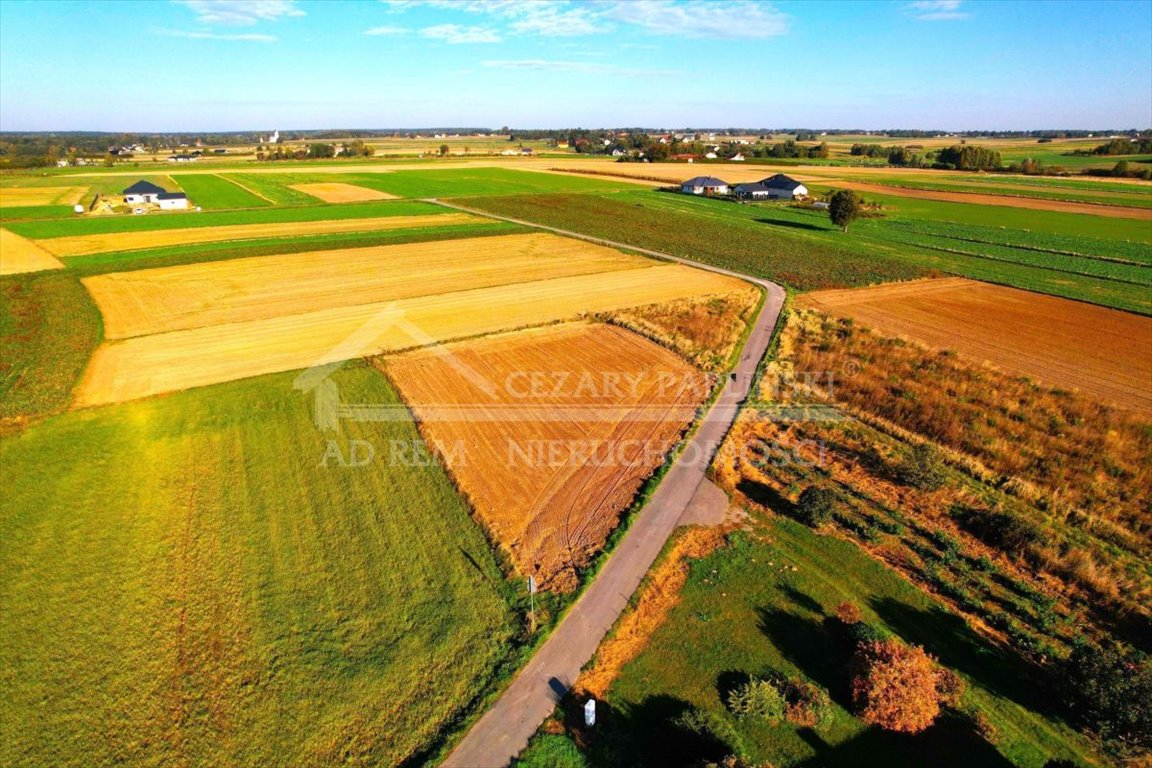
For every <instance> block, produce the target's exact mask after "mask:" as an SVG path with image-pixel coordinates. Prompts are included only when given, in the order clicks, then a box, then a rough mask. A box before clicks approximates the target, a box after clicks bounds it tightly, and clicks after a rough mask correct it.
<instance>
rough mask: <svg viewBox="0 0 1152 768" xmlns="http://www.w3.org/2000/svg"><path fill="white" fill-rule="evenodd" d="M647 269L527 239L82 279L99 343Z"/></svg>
mask: <svg viewBox="0 0 1152 768" xmlns="http://www.w3.org/2000/svg"><path fill="white" fill-rule="evenodd" d="M653 264H654V263H653V262H652V261H651V260H649V259H645V258H642V257H640V256H629V255H626V254H623V253H621V252H620V251H616V250H613V249H611V248H605V247H603V246H599V245H593V244H591V243H586V242H583V241H580V240H574V239H571V238H566V237H557V236H556V235H550V234H543V233H533V234H524V235H502V236H496V237H488V238H480V239H475V240H467V241H461V240H440V241H434V242H429V243H408V244H404V245H391V246H374V247H370V248H350V249H343V250H335V251H312V252H309V253H294V254H285V255H283V256H260V257H255V258H249V259H233V260H230V261H218V262H209V263H204V264H193V265H188V266H179V267H165V268H161V269H144V270H138V271H134V272H118V273H113V274H108V275H99V276H96V277H90V278H87V279H85V280H84V285H85V286H86V287H87V288H88V291H89V292H90V293H91V294H92V296H93V297H94V298H95V299H96V303H97V304H98V305H99V307H100V311H101V312H102V313H103V315H104V336H105V338H108V339H124V338H129V337H131V336H143V335H147V334H153V333H165V332H168V331H177V330H184V329H188V328H199V327H203V326H208V325H220V324H223V323H238V322H248V321H252V320H263V319H267V318H272V317H281V316H284V315H294V314H299V313H302V312H312V311H315V310H321V309H330V308H335V307H346V306H352V305H356V304H371V303H374V302H380V301H390V300H396V299H407V298H412V297H415V296H427V295H431V294H437V293H444V292H445V291H446V290H467V289H473V288H483V287H488V286H495V285H505V284H508V283H523V282H530V281H536V280H546V279H550V278H556V277H571V276H573V275H587V274H593V273H596V272H611V271H617V270H625V269H637V268H643V267H651V266H653Z"/></svg>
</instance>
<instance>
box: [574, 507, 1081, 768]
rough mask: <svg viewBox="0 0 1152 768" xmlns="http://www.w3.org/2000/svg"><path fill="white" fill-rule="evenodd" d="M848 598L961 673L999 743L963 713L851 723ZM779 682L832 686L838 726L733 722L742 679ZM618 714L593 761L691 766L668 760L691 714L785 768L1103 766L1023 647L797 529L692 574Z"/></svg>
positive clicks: (771, 530) (624, 682) (831, 541)
mask: <svg viewBox="0 0 1152 768" xmlns="http://www.w3.org/2000/svg"><path fill="white" fill-rule="evenodd" d="M793 568H795V570H793ZM844 601H852V602H855V603H857V604H858V605H859V606H860V607H861V608H862V610H863V612H864V616H865V620H866V621H868V622H869V623H872V624H874V625H875V626H877V627H879V628H882V629H883V630H886V631H888V632H890V633H893V634H896V635H899V636H901V637H903V638H904V639H905V640H907V641H909V642H913V643H917V644H921V645H923V646H924V647H925V648H926V649H927V650H928V651H929V652H930V653H933V654H935V655H936V656H937V657H938V658H939V660H940V662H941V663H942V664H944V665H946V666H948V667H951V668H952V669H954V670H956V671H957V672H959V673H960V674H961V675H963V676H964V677H965V679H966V680H967V682H968V691H967V692H966V693H965V695H964V698H963V700H962V702H961V707H962V709H963V710H964V711H969V710H977V711H980V712H982V713H983V714H984V716H985V717H986V718H987V719H988V721H989V723H990V724H991V726H992V730H994V732H995V734H996V735H995V736H994V737H992V739H991V741H992V742H994V743H989V740H988V739H987V738H986V737H985V736H982V735H981V734H980V733H977V731H976V730H975V729H974V727H973V725H972V724H971V723H970V722H969V721H968V719H967V718H964V717H961V716H957V715H952V716H945V717H943V718H942V719H941V720H939V721H938V722H937V723H936V724H935V725H933V726H932V727H931V728H929V729H928V730H927V731H925V732H923V733H921V734H919V735H916V736H902V735H898V734H892V733H888V732H884V731H879V730H877V729H871V728H868V727H866V726H865V725H864V724H863V723H861V722H860V721H859V720H857V719H856V718H855V717H853V716H852V715H851V714H850V713H849V712H848V710H847V707H846V705H847V704H848V698H847V691H846V687H847V680H848V673H847V670H846V669H845V664H846V662H847V660H848V659H847V656H846V650H845V649H844V648H843V647H842V645H841V643H840V642H839V641H838V640H837V639H836V638H835V635H834V633H833V631H832V628H831V626H830V623H829V618H830V617H831V616H833V615H834V613H835V608H836V606H837V605H838V604H839V603H841V602H844ZM771 672H779V673H782V674H784V675H786V676H790V677H791V676H797V675H799V676H802V677H805V678H807V679H809V680H811V681H813V682H815V683H816V684H818V685H820V686H821V687H823V688H825V689H827V690H828V691H829V693H830V694H831V696H832V699H833V702H834V704H835V712H834V716H833V717H832V720H831V722H830V723H829V724H828V725H827V726H826V727H821V728H818V729H816V730H810V729H797V728H795V727H793V726H790V725H787V724H781V725H778V726H775V727H773V726H769V725H767V724H764V723H756V722H749V721H741V720H736V719H734V718H732V717H731V715H729V714H728V713H727V710H726V708H725V707H724V704H723V703H722V699H721V691H722V690H724V689H726V687H727V686H728V685H730V684H731V681H733V680H735V679H738V678H739V677H741V676H743V675H752V676H762V675H766V674H769V673H771ZM606 705H607V706H606V707H605V708H604V709H607V712H606V713H605V714H604V722H605V725H604V730H603V732H602V733H601V734H600V735H599V736H597V737H596V744H595V745H594V748H593V749H592V750H591V751H590V754H589V763H590V764H591V765H597V766H599V765H605V766H607V765H656V764H668V765H671V764H684V762H685V761H686V760H687V759H690V758H691V755H685V754H684V753H683V752H680V753H679V754H678V753H677V752H675V751H670V750H677V749H678V748H682V747H683V745H684V743H685V742H684V739H683V737H682V734H678V733H677V732H676V731H677V729H676V727H675V726H674V725H673V724H672V723H671V720H672V719H673V718H675V717H676V716H677V715H678V714H679V713H680V712H683V711H684V710H686V709H687V708H689V707H698V708H701V709H703V710H705V711H708V712H712V713H714V714H715V715H716V716H718V717H720V718H723V719H725V720H729V721H730V722H731V723H732V725H733V728H734V733H735V739H734V741H736V742H737V743H732V744H726V745H724V746H725V747H726V751H728V752H730V753H731V752H743V753H745V754H747V755H748V756H749V757H750V758H751V759H752V760H753V761H770V762H771V764H772V765H774V766H778V767H784V766H813V767H814V766H861V767H862V766H885V767H888V766H892V767H896V766H925V765H932V766H972V765H981V766H998V765H1017V766H1029V767H1032V768H1040V767H1041V766H1043V765H1044V763H1045V762H1046V761H1047V760H1048V759H1049V758H1052V757H1063V758H1069V759H1074V760H1077V761H1083V762H1089V763H1090V762H1093V752H1092V750H1091V748H1090V746H1089V745H1088V744H1087V743H1086V742H1085V740H1084V739H1083V738H1082V737H1080V736H1079V735H1078V734H1076V733H1075V731H1073V730H1072V729H1070V728H1069V727H1068V726H1067V725H1065V724H1064V723H1062V722H1061V721H1059V720H1058V719H1056V718H1055V717H1053V716H1051V715H1049V714H1046V713H1047V710H1048V706H1049V703H1048V702H1045V701H1044V700H1043V699H1042V698H1041V697H1040V696H1039V695H1038V694H1037V693H1036V691H1035V688H1034V687H1033V686H1032V685H1031V684H1030V683H1029V681H1028V680H1027V678H1026V676H1025V673H1024V667H1023V666H1022V662H1021V661H1020V660H1019V659H1017V658H1015V657H1014V656H1013V655H1012V653H1011V651H1009V650H1005V649H998V648H994V647H993V646H991V645H990V644H988V643H987V642H986V641H985V640H983V639H981V638H980V637H979V636H977V635H976V634H975V633H973V632H972V631H971V630H970V629H968V627H967V626H966V625H965V624H964V622H963V621H961V620H960V619H959V618H958V617H956V616H955V615H953V614H951V613H948V612H947V611H946V610H944V609H943V608H942V607H941V606H939V605H938V604H936V603H935V602H934V601H933V600H932V599H930V598H929V597H927V596H926V595H924V594H923V593H922V592H920V591H918V590H917V589H916V588H915V587H913V586H912V585H911V584H909V583H908V582H906V581H904V580H903V579H902V578H900V577H899V576H898V575H896V574H895V573H893V572H892V571H890V570H888V569H886V568H885V567H884V566H882V565H881V564H880V563H878V562H876V561H874V560H872V559H870V558H868V557H867V556H865V555H864V554H863V553H862V552H861V551H860V550H858V549H857V548H856V547H855V546H854V545H852V544H849V543H847V542H845V541H842V540H839V539H836V538H832V537H823V536H817V535H816V534H814V533H813V532H812V531H810V530H809V529H807V528H805V527H803V526H801V525H799V524H797V523H794V522H792V521H789V520H779V521H776V522H774V523H771V524H769V525H768V527H767V528H766V529H765V530H764V531H763V532H762V535H758V536H756V537H755V538H754V537H752V536H749V535H746V534H739V535H737V536H736V538H735V540H734V542H733V543H732V544H730V545H729V546H727V547H725V548H723V549H721V550H719V551H717V552H716V553H714V554H712V555H711V556H709V557H707V558H705V559H703V560H699V561H696V562H694V563H693V564H692V568H691V575H690V577H689V581H688V584H687V585H686V586H685V588H684V591H683V595H682V600H681V602H680V604H678V605H677V606H676V607H675V608H673V609H672V612H671V614H670V615H669V617H668V620H667V621H666V622H665V623H664V624H663V625H662V626H661V627H660V628H659V629H658V630H657V631H656V633H655V635H654V636H653V638H652V641H651V643H650V644H649V646H648V647H647V648H646V649H645V650H644V651H643V653H642V654H641V655H640V656H639V657H637V658H636V659H635V660H634V661H633V662H631V663H630V664H628V665H627V666H625V667H624V669H623V671H622V673H621V675H620V677H619V678H618V679H617V681H616V682H615V683H614V684H613V685H612V687H611V689H610V691H609V693H608V696H607V699H606ZM662 756H663V757H665V758H667V761H666V762H661V760H662ZM757 764H758V762H757Z"/></svg>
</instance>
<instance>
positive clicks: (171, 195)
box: [156, 192, 188, 200]
mask: <svg viewBox="0 0 1152 768" xmlns="http://www.w3.org/2000/svg"><path fill="white" fill-rule="evenodd" d="M185 197H188V195H186V194H184V193H183V192H161V193H160V194H158V195H156V199H157V200H180V199H182V198H185Z"/></svg>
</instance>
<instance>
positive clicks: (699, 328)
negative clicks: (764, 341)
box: [603, 288, 760, 371]
mask: <svg viewBox="0 0 1152 768" xmlns="http://www.w3.org/2000/svg"><path fill="white" fill-rule="evenodd" d="M759 298H760V292H759V290H758V289H756V288H748V289H746V290H742V291H736V292H733V293H730V294H727V295H724V296H701V297H695V298H691V299H681V300H680V301H674V302H668V303H666V304H649V305H646V306H643V307H634V308H632V309H627V310H621V311H618V312H612V313H609V314H606V315H605V316H604V317H603V319H604V320H606V321H607V322H611V323H615V324H616V325H622V326H624V327H625V328H628V329H629V330H631V331H635V332H636V333H639V334H640V335H642V336H645V337H647V338H649V339H652V340H653V341H655V342H656V343H657V344H660V345H661V346H665V347H668V348H669V349H671V350H673V351H674V352H676V353H678V354H680V355H681V356H683V357H684V358H685V359H686V360H688V361H689V362H690V363H692V364H693V365H695V366H696V367H697V368H700V369H701V370H704V371H716V370H720V369H721V368H723V367H724V366H725V363H726V362H727V361H728V358H729V357H730V356H731V354H732V350H733V349H735V347H736V345H737V344H738V343H739V341H740V338H741V336H742V335H743V333H744V329H745V328H746V327H747V324H748V320H749V318H750V317H751V314H752V312H753V310H755V308H756V304H757V302H758V300H759Z"/></svg>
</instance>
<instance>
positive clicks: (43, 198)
mask: <svg viewBox="0 0 1152 768" xmlns="http://www.w3.org/2000/svg"><path fill="white" fill-rule="evenodd" d="M87 191H88V187H0V208H23V207H26V206H31V205H76V203H78V202H80V199H81V198H82V197H84V193H85V192H87Z"/></svg>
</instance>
